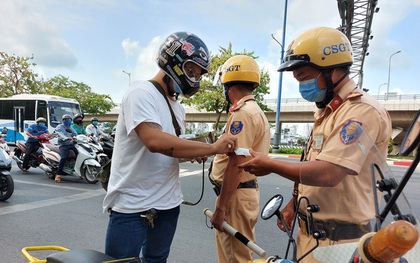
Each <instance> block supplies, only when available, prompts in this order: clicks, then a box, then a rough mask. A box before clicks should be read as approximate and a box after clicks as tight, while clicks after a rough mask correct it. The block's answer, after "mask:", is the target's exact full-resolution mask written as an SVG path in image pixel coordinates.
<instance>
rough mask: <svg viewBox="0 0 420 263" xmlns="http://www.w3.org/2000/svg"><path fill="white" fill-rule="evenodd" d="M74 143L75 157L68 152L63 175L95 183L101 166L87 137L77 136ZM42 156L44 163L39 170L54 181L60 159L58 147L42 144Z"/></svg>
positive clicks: (72, 153)
mask: <svg viewBox="0 0 420 263" xmlns="http://www.w3.org/2000/svg"><path fill="white" fill-rule="evenodd" d="M74 141H75V142H76V144H75V147H76V149H77V151H78V154H77V155H76V154H75V153H74V152H73V151H70V153H69V156H68V158H67V161H66V163H65V165H64V168H63V172H64V173H65V174H64V175H65V176H66V175H69V176H73V175H75V176H78V177H80V178H84V179H85V180H86V181H87V182H88V183H90V184H95V183H97V182H98V180H97V175H98V173H99V171H100V169H101V165H100V164H99V163H98V162H97V161H96V153H95V152H94V151H93V150H92V148H91V147H90V145H89V139H88V137H86V136H85V135H77V136H76V137H75V139H74ZM42 156H43V158H44V162H43V163H41V164H40V165H39V168H41V169H42V170H44V171H45V174H46V175H47V177H48V178H50V179H55V176H56V175H57V171H58V164H59V162H60V159H61V156H60V149H59V146H58V145H52V144H44V148H43V149H42Z"/></svg>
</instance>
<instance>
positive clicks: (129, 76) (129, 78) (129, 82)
mask: <svg viewBox="0 0 420 263" xmlns="http://www.w3.org/2000/svg"><path fill="white" fill-rule="evenodd" d="M123 72H124V73H125V74H127V75H128V86H130V84H131V73H130V72H126V71H125V70H123Z"/></svg>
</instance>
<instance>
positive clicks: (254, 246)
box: [203, 208, 266, 258]
mask: <svg viewBox="0 0 420 263" xmlns="http://www.w3.org/2000/svg"><path fill="white" fill-rule="evenodd" d="M203 213H204V214H205V215H206V216H207V217H209V218H211V217H212V216H213V212H212V211H210V209H208V208H205V209H204V210H203ZM222 227H223V229H224V230H225V231H226V232H228V233H229V234H231V235H232V236H234V237H235V238H236V239H238V240H239V241H241V242H242V243H243V244H244V245H245V246H247V247H248V248H250V249H251V250H252V251H254V252H255V253H257V255H258V256H260V257H262V258H263V257H265V255H266V252H265V251H264V249H262V248H260V247H259V246H258V245H257V244H255V243H254V242H252V241H251V240H249V239H248V238H247V237H245V236H244V235H242V234H241V233H240V232H238V230H236V229H235V228H233V227H232V226H231V225H229V224H228V223H227V222H226V221H224V222H223V224H222Z"/></svg>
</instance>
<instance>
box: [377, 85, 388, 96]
mask: <svg viewBox="0 0 420 263" xmlns="http://www.w3.org/2000/svg"><path fill="white" fill-rule="evenodd" d="M386 84H388V83H386V82H385V83H382V84H381V85H379V87H378V99H379V91H380V90H381V87H382V86H383V85H386Z"/></svg>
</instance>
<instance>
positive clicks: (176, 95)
mask: <svg viewBox="0 0 420 263" xmlns="http://www.w3.org/2000/svg"><path fill="white" fill-rule="evenodd" d="M162 80H163V82H164V83H165V85H166V88H167V90H168V94H169V95H170V94H171V93H172V91H171V78H170V77H169V76H168V75H166V74H165V76H164V77H163V79H162ZM170 96H171V97H175V100H178V96H179V94H178V93H176V92H173V93H172V95H170Z"/></svg>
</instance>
